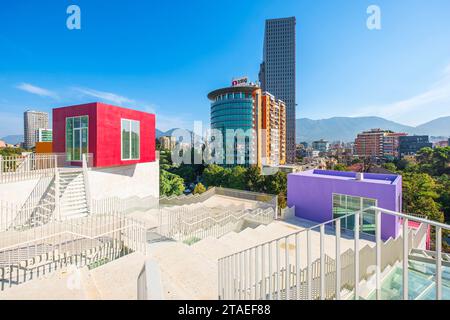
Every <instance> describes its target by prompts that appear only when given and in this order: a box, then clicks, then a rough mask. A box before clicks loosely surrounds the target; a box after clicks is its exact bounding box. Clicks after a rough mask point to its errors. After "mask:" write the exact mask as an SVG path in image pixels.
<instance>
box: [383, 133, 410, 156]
mask: <svg viewBox="0 0 450 320" xmlns="http://www.w3.org/2000/svg"><path fill="white" fill-rule="evenodd" d="M407 135H408V134H407V133H397V132H389V133H386V135H385V136H384V138H383V156H384V157H385V158H388V159H394V158H395V159H398V158H399V157H400V153H399V146H400V137H404V136H407Z"/></svg>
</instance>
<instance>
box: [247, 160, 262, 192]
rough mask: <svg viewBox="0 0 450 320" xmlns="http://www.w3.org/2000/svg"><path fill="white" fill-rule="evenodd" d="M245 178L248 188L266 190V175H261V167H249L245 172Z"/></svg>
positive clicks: (257, 190) (258, 190) (255, 190)
mask: <svg viewBox="0 0 450 320" xmlns="http://www.w3.org/2000/svg"><path fill="white" fill-rule="evenodd" d="M245 180H246V188H245V189H246V190H249V191H254V192H263V191H264V189H265V188H264V177H263V176H262V175H261V169H260V168H259V167H257V166H252V167H249V168H248V169H247V172H246V173H245Z"/></svg>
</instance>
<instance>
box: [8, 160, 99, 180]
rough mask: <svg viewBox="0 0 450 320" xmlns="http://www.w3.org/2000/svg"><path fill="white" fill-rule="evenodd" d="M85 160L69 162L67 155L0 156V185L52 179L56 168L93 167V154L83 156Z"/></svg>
mask: <svg viewBox="0 0 450 320" xmlns="http://www.w3.org/2000/svg"><path fill="white" fill-rule="evenodd" d="M83 159H84V160H82V161H70V160H67V155H66V154H65V153H50V154H36V153H31V154H28V155H24V156H19V155H16V156H8V157H2V156H0V183H11V182H18V181H23V180H30V179H39V178H41V177H51V176H53V175H54V173H55V169H56V168H65V167H82V166H85V167H87V168H90V167H92V165H93V155H92V154H83Z"/></svg>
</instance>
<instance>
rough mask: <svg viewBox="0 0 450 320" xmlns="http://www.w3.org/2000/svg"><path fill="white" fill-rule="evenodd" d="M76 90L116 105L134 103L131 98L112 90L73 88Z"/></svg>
mask: <svg viewBox="0 0 450 320" xmlns="http://www.w3.org/2000/svg"><path fill="white" fill-rule="evenodd" d="M74 89H75V90H76V91H78V92H80V93H82V94H83V95H87V96H91V97H94V98H98V99H101V100H104V101H108V102H112V103H115V104H118V105H123V104H125V103H135V101H134V100H133V99H129V98H127V97H124V96H121V95H118V94H116V93H112V92H104V91H98V90H94V89H89V88H74Z"/></svg>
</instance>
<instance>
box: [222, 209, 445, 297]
mask: <svg viewBox="0 0 450 320" xmlns="http://www.w3.org/2000/svg"><path fill="white" fill-rule="evenodd" d="M367 210H372V211H374V212H375V227H376V228H375V229H376V232H375V239H373V238H372V239H366V236H365V235H364V234H362V233H361V235H360V232H359V223H356V225H355V231H353V232H349V231H342V229H341V221H342V219H344V218H348V217H352V216H353V217H354V219H355V221H360V217H361V212H356V213H354V214H350V215H347V216H344V217H339V218H337V219H334V220H332V221H329V222H326V223H322V224H318V225H316V226H313V227H311V228H306V229H304V230H301V231H299V232H295V233H293V234H290V235H287V236H284V237H280V238H278V239H275V240H272V241H269V242H266V243H263V244H259V245H257V246H255V247H252V248H249V249H246V250H243V251H240V252H237V253H235V254H232V255H229V256H227V257H224V258H221V259H219V261H218V270H219V273H218V283H219V286H218V291H219V292H218V295H219V299H255V300H259V299H262V300H265V299H337V300H339V299H344V298H348V297H351V296H353V298H354V299H359V298H360V297H366V298H367V293H368V292H369V291H370V290H369V289H371V287H370V286H369V285H368V283H367V279H368V278H369V277H371V279H372V278H374V285H373V288H374V290H375V297H376V299H377V300H380V299H381V282H382V279H381V277H382V273H383V272H384V271H386V270H388V269H387V268H388V267H389V266H392V265H394V264H395V263H398V262H399V261H401V263H402V266H403V268H402V269H403V294H402V297H403V299H408V298H409V295H408V294H409V291H408V281H409V279H408V270H409V269H408V268H409V264H408V262H409V253H410V251H411V249H413V248H412V246H413V245H414V244H415V243H417V241H416V240H415V239H414V238H415V237H417V236H424V235H423V232H422V231H423V229H419V230H417V231H412V229H410V228H409V227H408V222H409V221H415V222H418V223H420V224H424V225H426V226H430V227H432V228H435V234H436V237H435V243H436V250H435V251H436V254H435V258H434V260H435V263H436V274H435V277H434V282H435V285H436V299H438V300H439V299H441V298H442V268H441V266H442V250H441V249H442V246H441V243H442V229H445V230H450V226H449V225H445V224H442V223H438V222H434V221H430V220H427V219H422V218H418V217H414V216H411V215H406V214H402V213H399V212H394V211H390V210H385V209H382V208H377V207H371V208H369V209H367ZM382 216H383V217H386V216H394V217H397V218H400V219H401V223H402V224H403V228H401V230H402V234H401V235H400V236H399V237H398V238H397V239H389V240H387V241H382V238H381V219H382ZM400 219H398V220H400ZM374 240H375V241H374ZM363 241H364V242H363ZM362 243H365V244H366V245H365V246H363V247H362V245H361V244H362ZM361 247H362V249H361ZM343 251H344V252H343ZM355 252H356V253H357V254H356V255H355ZM322 262H323V263H322ZM365 280H366V281H365Z"/></svg>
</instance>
